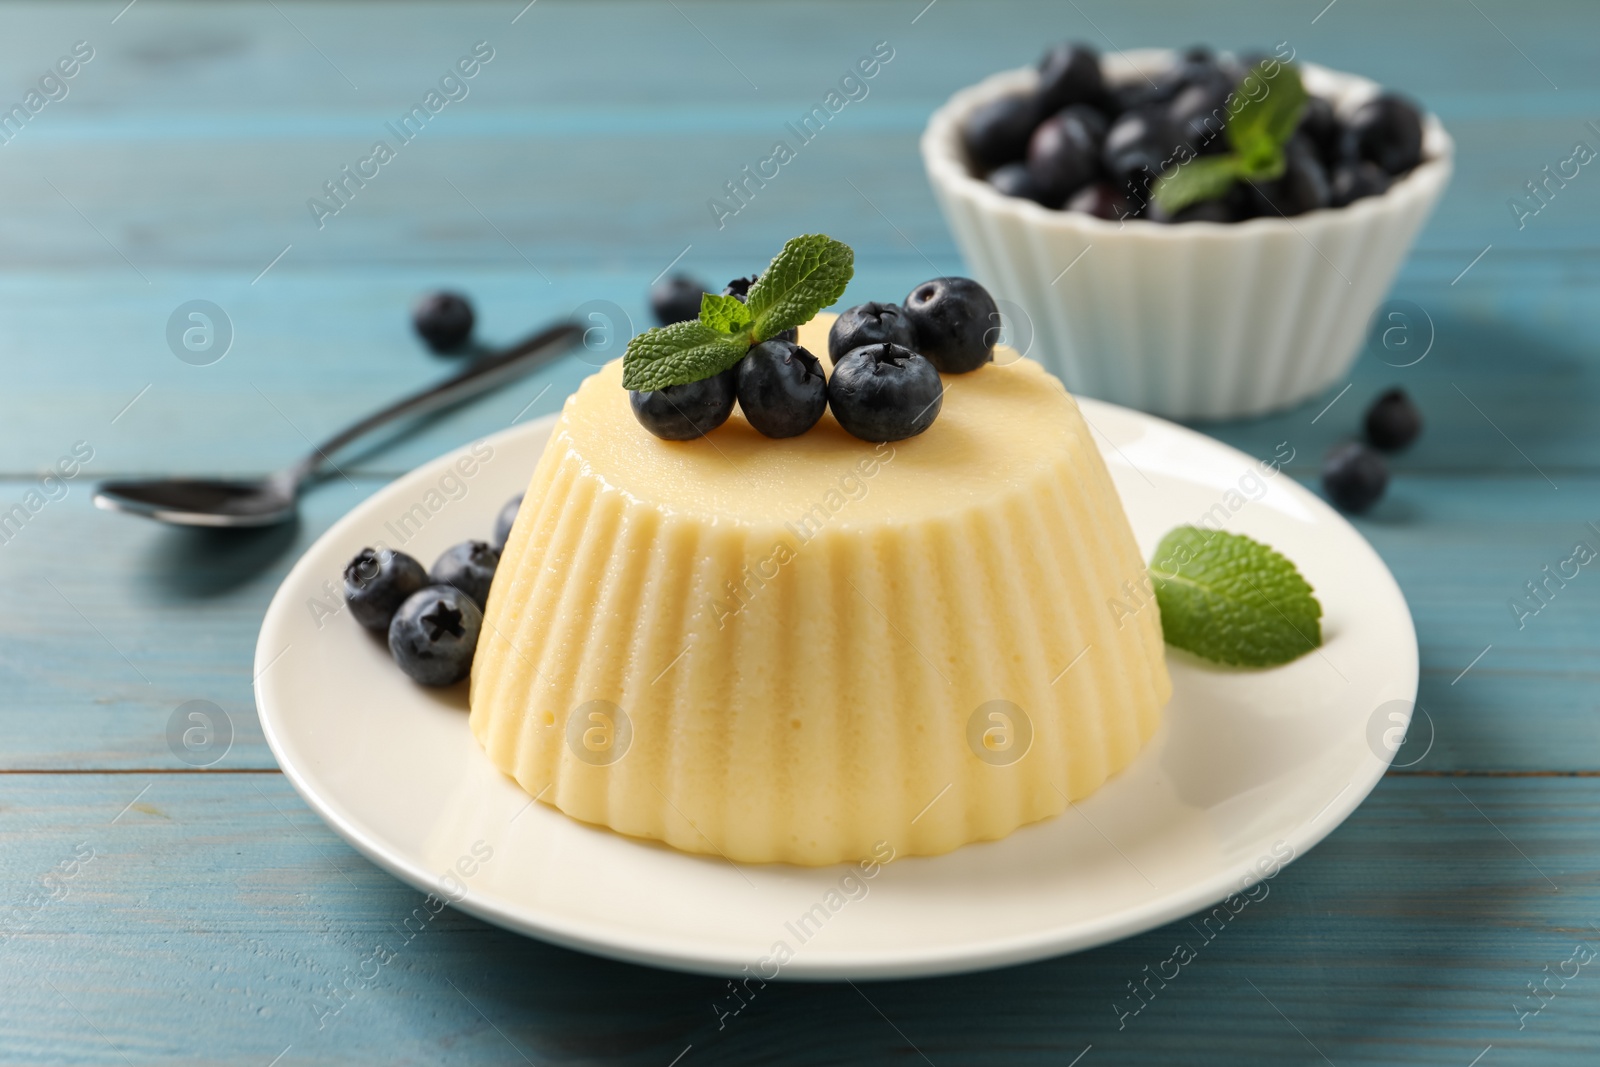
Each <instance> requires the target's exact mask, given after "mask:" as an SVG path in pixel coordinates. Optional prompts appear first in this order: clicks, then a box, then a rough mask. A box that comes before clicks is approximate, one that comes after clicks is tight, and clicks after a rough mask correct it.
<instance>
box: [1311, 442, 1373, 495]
mask: <svg viewBox="0 0 1600 1067" xmlns="http://www.w3.org/2000/svg"><path fill="white" fill-rule="evenodd" d="M1388 485H1389V465H1388V464H1387V463H1385V462H1384V461H1383V457H1382V456H1380V455H1379V454H1378V453H1376V452H1374V451H1373V450H1372V449H1370V448H1368V447H1367V446H1366V445H1364V444H1362V443H1361V442H1359V441H1349V442H1347V443H1345V444H1342V445H1338V446H1336V447H1335V448H1334V449H1333V450H1332V451H1330V452H1329V453H1328V454H1327V456H1326V457H1325V458H1324V459H1323V461H1322V489H1323V491H1324V492H1325V493H1327V494H1328V499H1330V500H1332V501H1333V502H1334V503H1335V504H1337V505H1338V506H1339V507H1340V508H1342V509H1343V510H1345V511H1353V512H1362V511H1366V510H1367V509H1368V508H1370V507H1371V506H1372V505H1374V504H1376V503H1377V502H1378V498H1379V497H1381V496H1383V491H1384V489H1386V488H1387V487H1388Z"/></svg>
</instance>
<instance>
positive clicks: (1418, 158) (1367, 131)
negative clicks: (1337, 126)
mask: <svg viewBox="0 0 1600 1067" xmlns="http://www.w3.org/2000/svg"><path fill="white" fill-rule="evenodd" d="M1344 137H1345V140H1344V155H1345V157H1346V158H1349V159H1365V160H1370V161H1371V162H1373V163H1376V164H1377V165H1378V166H1380V167H1382V168H1383V169H1384V170H1386V171H1388V172H1389V173H1390V174H1404V173H1405V172H1406V171H1408V170H1410V169H1411V168H1412V167H1415V166H1416V165H1417V164H1418V163H1421V162H1422V113H1421V112H1420V111H1418V110H1417V109H1416V107H1415V106H1413V105H1412V104H1411V102H1410V101H1408V100H1406V99H1404V98H1402V97H1399V96H1396V95H1394V94H1393V93H1385V94H1384V95H1382V96H1380V97H1377V98H1376V99H1373V100H1369V101H1367V102H1366V103H1365V104H1362V105H1361V107H1359V108H1357V109H1356V113H1355V114H1354V115H1351V116H1350V125H1349V126H1348V128H1346V130H1345V134H1344Z"/></svg>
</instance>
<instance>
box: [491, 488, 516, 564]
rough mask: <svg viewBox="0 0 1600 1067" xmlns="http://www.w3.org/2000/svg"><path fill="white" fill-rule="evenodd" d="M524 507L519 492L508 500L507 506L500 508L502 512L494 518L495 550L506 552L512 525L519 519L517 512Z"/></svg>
mask: <svg viewBox="0 0 1600 1067" xmlns="http://www.w3.org/2000/svg"><path fill="white" fill-rule="evenodd" d="M521 508H522V494H521V493H518V494H517V495H516V496H514V497H512V498H511V499H510V500H507V501H506V506H505V507H503V508H501V509H500V514H499V515H496V516H495V520H494V550H495V551H496V552H504V551H505V548H506V540H507V539H508V538H509V537H510V536H511V526H512V524H513V523H515V522H516V521H517V512H518V511H520V510H521Z"/></svg>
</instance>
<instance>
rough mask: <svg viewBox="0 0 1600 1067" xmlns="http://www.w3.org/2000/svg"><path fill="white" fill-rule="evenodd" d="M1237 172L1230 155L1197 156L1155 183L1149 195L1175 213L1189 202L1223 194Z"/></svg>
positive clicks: (1236, 166)
mask: <svg viewBox="0 0 1600 1067" xmlns="http://www.w3.org/2000/svg"><path fill="white" fill-rule="evenodd" d="M1238 174H1239V165H1238V161H1237V160H1236V159H1234V157H1233V156H1197V157H1196V158H1194V159H1191V160H1190V161H1189V162H1187V163H1185V164H1183V165H1182V166H1181V167H1179V168H1178V169H1177V170H1176V171H1174V172H1173V173H1172V174H1171V175H1170V176H1168V177H1164V178H1162V179H1161V180H1160V181H1158V182H1156V185H1155V188H1154V189H1152V190H1151V196H1153V197H1154V198H1155V202H1156V203H1158V204H1160V205H1161V209H1162V210H1163V211H1166V212H1167V213H1169V214H1173V215H1175V214H1177V213H1178V212H1180V211H1182V210H1183V209H1184V208H1186V207H1188V206H1189V205H1190V204H1198V203H1199V202H1200V201H1202V200H1215V199H1216V198H1217V197H1219V196H1221V195H1222V194H1223V193H1226V192H1227V191H1228V187H1229V186H1230V185H1232V184H1233V181H1234V179H1235V178H1236V177H1238Z"/></svg>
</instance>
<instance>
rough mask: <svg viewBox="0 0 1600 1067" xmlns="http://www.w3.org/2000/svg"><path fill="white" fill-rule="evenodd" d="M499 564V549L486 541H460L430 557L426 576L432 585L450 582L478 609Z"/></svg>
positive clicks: (482, 604)
mask: <svg viewBox="0 0 1600 1067" xmlns="http://www.w3.org/2000/svg"><path fill="white" fill-rule="evenodd" d="M499 565H500V550H499V549H497V548H495V547H494V546H493V545H491V544H489V543H488V542H486V541H463V542H461V543H460V544H459V545H451V546H450V547H449V548H447V549H445V550H444V554H443V555H441V556H440V557H439V558H438V559H436V560H434V561H433V569H432V570H430V571H429V572H428V579H429V580H430V581H431V582H432V583H433V584H434V585H449V586H454V587H455V588H457V589H459V590H461V591H462V592H463V593H465V594H466V595H467V596H469V597H471V598H472V601H473V603H475V604H477V605H478V607H479V608H480V609H481V608H483V607H484V606H485V605H486V604H488V603H489V586H490V585H492V584H493V583H494V571H495V568H496V567H498V566H499Z"/></svg>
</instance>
